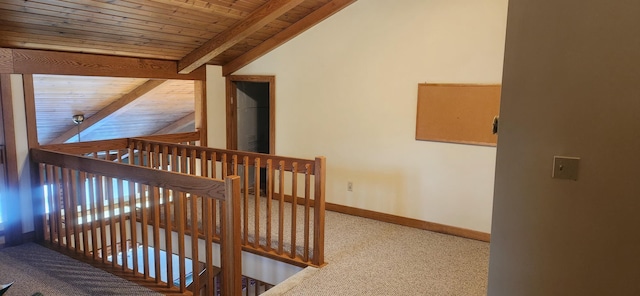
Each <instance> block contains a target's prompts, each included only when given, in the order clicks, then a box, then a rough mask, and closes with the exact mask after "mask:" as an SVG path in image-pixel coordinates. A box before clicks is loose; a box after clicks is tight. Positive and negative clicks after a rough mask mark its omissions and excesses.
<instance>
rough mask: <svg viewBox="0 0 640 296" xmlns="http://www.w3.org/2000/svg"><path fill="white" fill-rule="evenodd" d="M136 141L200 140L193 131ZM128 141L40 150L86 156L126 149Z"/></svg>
mask: <svg viewBox="0 0 640 296" xmlns="http://www.w3.org/2000/svg"><path fill="white" fill-rule="evenodd" d="M138 139H143V140H153V141H163V142H170V143H191V142H194V141H198V140H200V132H199V131H195V132H188V133H180V134H170V135H156V136H145V137H138ZM129 141H130V140H129V138H120V139H111V140H99V141H88V142H80V143H65V144H51V145H42V146H41V147H40V148H42V149H46V150H51V151H59V152H65V153H70V154H87V153H94V152H98V151H109V150H119V149H126V148H127V147H128V143H129Z"/></svg>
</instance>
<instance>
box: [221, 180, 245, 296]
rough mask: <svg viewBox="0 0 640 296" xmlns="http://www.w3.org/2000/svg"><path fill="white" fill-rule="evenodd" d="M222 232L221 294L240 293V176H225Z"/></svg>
mask: <svg viewBox="0 0 640 296" xmlns="http://www.w3.org/2000/svg"><path fill="white" fill-rule="evenodd" d="M225 197H226V200H225V202H224V207H223V211H224V218H223V219H224V228H223V233H222V242H221V248H222V250H221V251H222V255H221V257H222V258H221V259H222V260H221V261H222V264H221V265H222V266H221V267H222V281H223V284H222V295H241V293H242V260H241V256H242V245H241V239H240V177H238V176H228V177H227V178H225Z"/></svg>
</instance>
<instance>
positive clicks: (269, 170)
mask: <svg viewBox="0 0 640 296" xmlns="http://www.w3.org/2000/svg"><path fill="white" fill-rule="evenodd" d="M266 170H267V180H266V184H267V188H266V191H267V194H266V195H267V234H266V240H267V251H270V250H271V229H272V226H271V216H272V213H273V210H272V201H273V177H274V175H273V161H272V160H271V159H267V167H266ZM257 171H259V169H258V170H257ZM257 173H258V175H260V173H259V172H257ZM256 179H258V180H259V178H256ZM258 195H259V193H258ZM257 235H259V233H258V234H257ZM258 237H259V236H258Z"/></svg>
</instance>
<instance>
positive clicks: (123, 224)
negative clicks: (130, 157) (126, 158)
mask: <svg viewBox="0 0 640 296" xmlns="http://www.w3.org/2000/svg"><path fill="white" fill-rule="evenodd" d="M116 160H117V162H119V163H123V159H122V152H121V150H118V152H117V154H116ZM118 210H119V213H120V251H121V252H122V271H125V270H127V267H128V266H129V265H128V264H127V263H128V262H127V259H128V258H127V221H126V213H125V200H124V181H123V180H122V179H121V178H118Z"/></svg>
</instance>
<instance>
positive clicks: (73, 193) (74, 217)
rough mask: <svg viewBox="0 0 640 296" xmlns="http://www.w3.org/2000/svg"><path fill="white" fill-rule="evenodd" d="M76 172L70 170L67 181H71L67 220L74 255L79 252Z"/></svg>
mask: <svg viewBox="0 0 640 296" xmlns="http://www.w3.org/2000/svg"><path fill="white" fill-rule="evenodd" d="M78 173H79V172H78V171H76V170H70V171H69V179H70V180H71V185H70V190H69V218H71V228H72V231H73V232H72V233H73V246H72V248H73V250H74V251H75V252H76V253H79V252H80V230H79V226H80V225H79V224H80V223H79V221H78V219H79V217H78V199H79V197H80V193H79V192H78V191H79V190H78Z"/></svg>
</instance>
